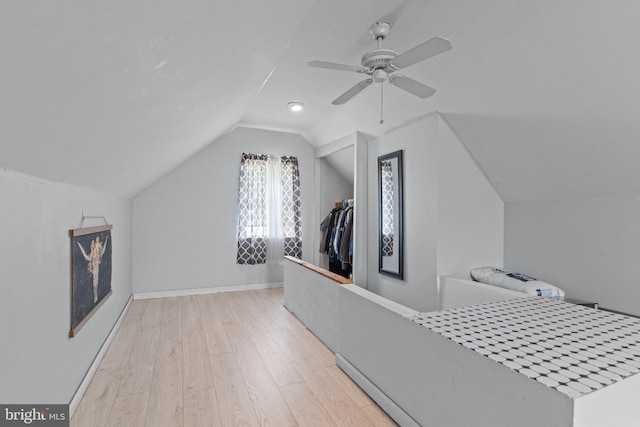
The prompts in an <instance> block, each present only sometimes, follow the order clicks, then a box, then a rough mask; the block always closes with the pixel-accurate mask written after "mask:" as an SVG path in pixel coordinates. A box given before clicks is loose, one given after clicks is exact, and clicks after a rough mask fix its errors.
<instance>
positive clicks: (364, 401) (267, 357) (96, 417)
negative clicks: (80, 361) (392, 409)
mask: <svg viewBox="0 0 640 427" xmlns="http://www.w3.org/2000/svg"><path fill="white" fill-rule="evenodd" d="M282 300H283V291H282V289H269V290H261V291H247V292H229V293H221V294H209V295H199V296H188V297H179V298H163V299H153V300H139V301H134V302H133V303H132V305H131V308H130V309H129V312H128V313H127V315H126V317H125V319H124V321H123V323H122V326H121V328H120V330H119V331H118V334H117V335H116V337H115V339H114V341H113V342H112V344H111V346H110V348H109V350H108V351H107V353H106V355H105V358H104V359H103V361H102V363H101V365H100V368H99V369H98V371H97V372H96V374H95V376H94V378H93V380H92V382H91V384H90V386H89V388H88V390H87V392H86V394H85V395H84V397H83V399H82V401H81V402H80V405H79V406H78V409H77V410H76V413H75V415H74V416H73V418H72V420H71V426H72V427H92V426H117V427H126V426H136V427H137V426H149V427H162V426H168V427H178V426H181V427H192V426H205V427H214V426H271V427H286V426H322V427H326V426H334V425H335V426H395V425H396V424H395V423H394V422H393V421H392V420H391V419H390V418H389V417H388V416H387V415H386V414H385V413H384V412H383V411H382V410H381V409H380V408H379V407H378V406H377V405H376V404H375V403H374V402H373V401H372V400H371V399H370V398H369V397H368V396H367V395H366V394H365V393H364V392H363V391H362V390H360V388H358V386H357V385H356V384H355V383H353V382H352V381H351V380H350V379H349V377H347V376H346V375H345V374H344V373H343V372H342V371H341V370H340V368H338V367H337V366H336V364H335V359H334V355H333V354H332V353H331V352H330V351H329V350H328V349H327V348H326V347H325V346H324V345H323V344H322V343H321V342H320V341H318V339H317V338H316V337H315V336H314V335H313V334H311V333H310V332H309V331H308V330H307V329H305V328H304V326H303V325H302V324H301V323H300V322H299V321H298V320H297V319H296V318H295V317H294V316H293V315H291V314H290V313H289V312H288V311H287V310H286V309H285V308H284V307H283V306H282Z"/></svg>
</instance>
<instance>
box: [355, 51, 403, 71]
mask: <svg viewBox="0 0 640 427" xmlns="http://www.w3.org/2000/svg"><path fill="white" fill-rule="evenodd" d="M396 56H398V52H396V51H395V50H391V49H373V50H370V51H369V52H367V53H365V54H364V55H362V59H361V60H360V64H362V66H363V67H365V68H369V69H375V68H385V67H386V66H387V65H389V63H390V62H391V61H393V60H394V59H395V58H396Z"/></svg>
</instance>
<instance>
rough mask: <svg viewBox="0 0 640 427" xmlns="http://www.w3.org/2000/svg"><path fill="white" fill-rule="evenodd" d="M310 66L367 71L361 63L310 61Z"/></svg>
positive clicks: (358, 71) (357, 71)
mask: <svg viewBox="0 0 640 427" xmlns="http://www.w3.org/2000/svg"><path fill="white" fill-rule="evenodd" d="M309 67H315V68H327V69H329V70H340V71H355V72H356V73H364V72H365V71H366V70H365V69H364V68H363V67H361V66H359V65H346V64H337V63H335V62H327V61H311V62H309Z"/></svg>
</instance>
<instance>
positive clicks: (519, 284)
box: [471, 267, 564, 298]
mask: <svg viewBox="0 0 640 427" xmlns="http://www.w3.org/2000/svg"><path fill="white" fill-rule="evenodd" d="M471 277H472V278H473V280H475V281H476V282H480V283H486V284H487V285H493V286H498V287H500V288H505V289H511V290H513V291H518V292H524V293H525V294H528V295H533V296H539V297H549V298H556V297H564V291H563V290H562V289H560V288H557V287H555V286H553V285H550V284H549V283H545V282H542V281H540V280H537V279H534V278H533V277H531V276H527V275H526V274H522V273H516V272H515V271H510V270H505V269H503V268H497V267H482V268H474V269H473V270H471Z"/></svg>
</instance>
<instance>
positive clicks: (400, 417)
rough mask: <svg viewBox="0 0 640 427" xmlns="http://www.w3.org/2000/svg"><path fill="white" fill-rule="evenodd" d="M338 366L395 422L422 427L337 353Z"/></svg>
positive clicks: (412, 426) (404, 426)
mask: <svg viewBox="0 0 640 427" xmlns="http://www.w3.org/2000/svg"><path fill="white" fill-rule="evenodd" d="M336 364H337V365H338V366H339V367H340V369H342V370H343V371H344V372H345V373H346V374H347V375H348V376H349V377H350V378H351V379H352V380H353V381H354V382H355V383H356V384H358V385H359V386H360V388H361V389H362V390H364V392H365V393H367V394H368V395H369V397H371V399H373V400H374V401H375V402H376V403H377V404H378V406H380V407H381V408H382V409H383V410H384V411H385V412H386V413H387V414H388V415H389V416H390V417H391V418H393V419H394V421H395V422H397V423H398V424H400V425H401V426H402V427H420V424H418V423H417V422H416V421H415V420H414V419H413V418H411V416H410V415H409V414H407V413H406V412H405V411H404V410H403V409H402V408H401V407H399V406H398V405H397V404H396V403H395V402H394V401H393V400H391V399H390V398H389V396H387V395H386V394H384V392H383V391H382V390H380V389H379V388H378V387H376V385H375V384H374V383H372V382H371V381H369V379H368V378H367V377H365V376H364V374H362V372H360V371H359V370H358V369H357V368H356V367H355V366H353V365H352V364H351V363H349V361H348V360H347V359H345V358H344V357H343V356H342V355H341V354H339V353H336Z"/></svg>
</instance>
